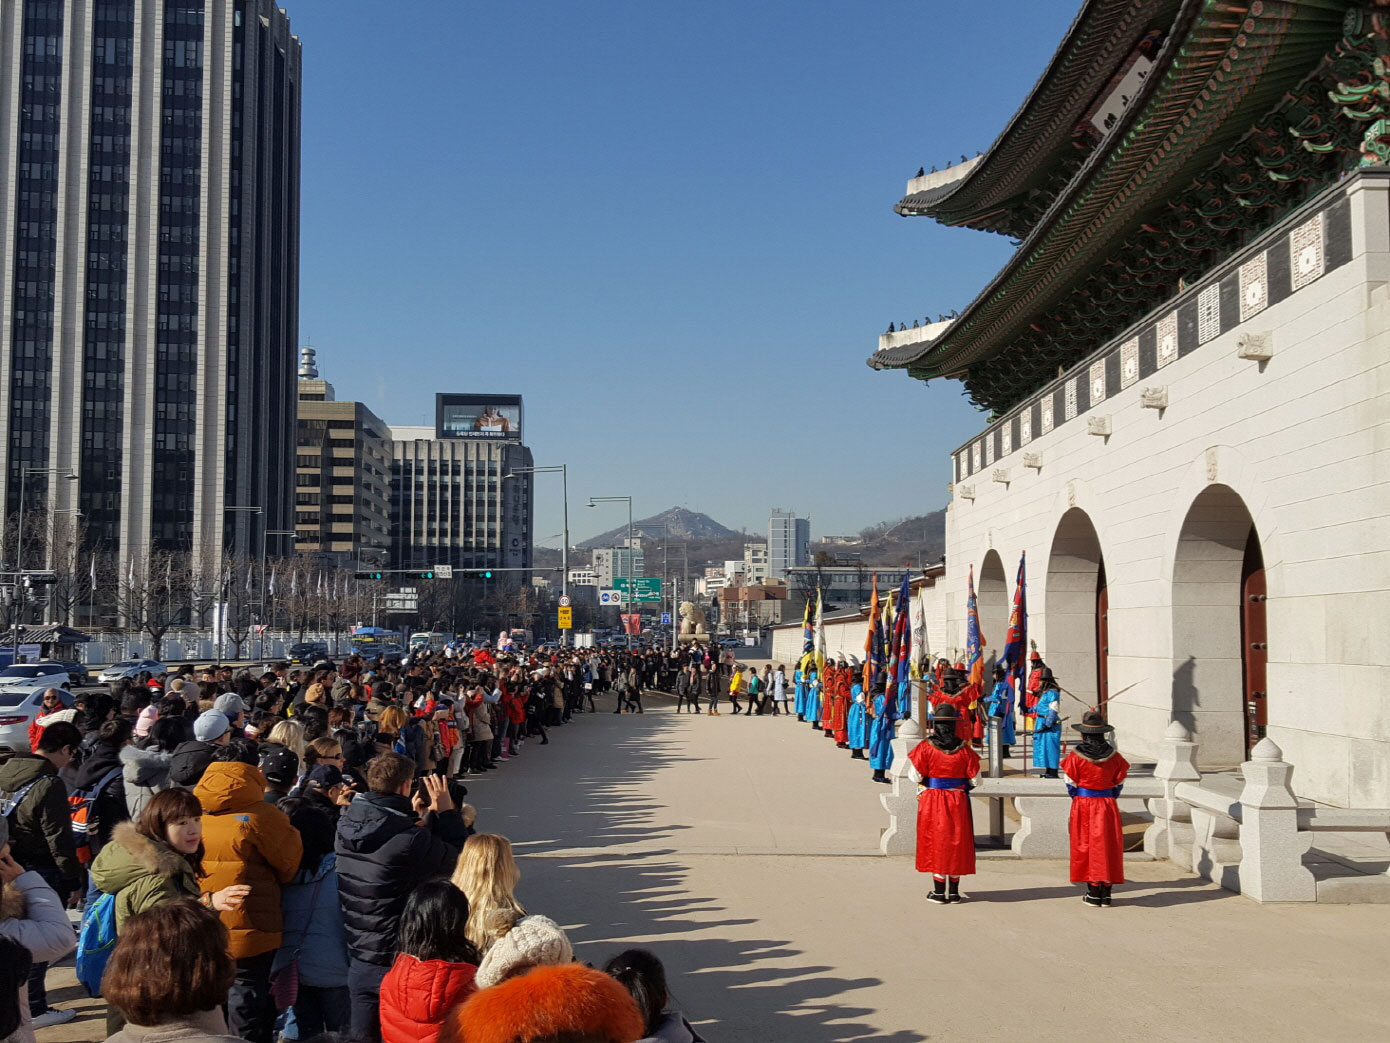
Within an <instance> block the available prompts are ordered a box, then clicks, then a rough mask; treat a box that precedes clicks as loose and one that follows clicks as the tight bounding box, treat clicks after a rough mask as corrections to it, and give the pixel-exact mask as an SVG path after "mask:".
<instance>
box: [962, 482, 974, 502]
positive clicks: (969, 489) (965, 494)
mask: <svg viewBox="0 0 1390 1043" xmlns="http://www.w3.org/2000/svg"><path fill="white" fill-rule="evenodd" d="M958 491H959V492H960V498H961V499H962V500H971V501H973V500H974V499H975V487H974V486H973V485H962V486H961V487H960V489H959V490H958Z"/></svg>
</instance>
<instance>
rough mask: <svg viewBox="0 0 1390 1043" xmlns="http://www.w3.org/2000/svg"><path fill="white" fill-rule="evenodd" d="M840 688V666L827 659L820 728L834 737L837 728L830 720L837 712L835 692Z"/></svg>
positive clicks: (827, 734)
mask: <svg viewBox="0 0 1390 1043" xmlns="http://www.w3.org/2000/svg"><path fill="white" fill-rule="evenodd" d="M839 688H840V668H839V667H838V666H836V665H835V664H834V663H832V662H831V661H830V660H829V659H827V660H826V661H825V673H824V684H823V685H822V687H821V700H820V721H819V725H820V730H821V732H822V733H823V734H825V735H826V736H827V737H833V736H834V735H835V730H834V729H833V728H832V727H831V726H830V720H831V717H832V716H833V714H834V713H835V693H836V692H837V691H839Z"/></svg>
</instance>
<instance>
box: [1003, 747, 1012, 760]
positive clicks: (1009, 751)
mask: <svg viewBox="0 0 1390 1043" xmlns="http://www.w3.org/2000/svg"><path fill="white" fill-rule="evenodd" d="M1013 755H1014V748H1013V747H1012V746H1005V747H1004V759H1005V760H1008V759H1009V758H1010V757H1012V756H1013Z"/></svg>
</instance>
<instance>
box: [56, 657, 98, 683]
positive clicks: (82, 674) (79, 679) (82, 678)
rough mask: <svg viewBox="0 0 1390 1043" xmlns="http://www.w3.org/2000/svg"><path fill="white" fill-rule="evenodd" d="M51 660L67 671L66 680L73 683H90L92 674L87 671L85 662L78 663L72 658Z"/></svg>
mask: <svg viewBox="0 0 1390 1043" xmlns="http://www.w3.org/2000/svg"><path fill="white" fill-rule="evenodd" d="M51 661H52V662H53V663H54V664H55V665H57V666H61V667H62V668H63V669H64V670H66V671H67V672H68V680H69V681H71V682H72V683H73V684H91V683H92V675H91V674H90V673H88V672H87V664H85V663H79V662H77V661H76V660H73V659H54V660H51Z"/></svg>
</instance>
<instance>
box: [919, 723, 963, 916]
mask: <svg viewBox="0 0 1390 1043" xmlns="http://www.w3.org/2000/svg"><path fill="white" fill-rule="evenodd" d="M958 717H959V714H957V713H956V708H955V707H954V706H953V705H951V704H950V703H945V704H943V705H941V706H938V707H937V709H936V718H935V720H934V722H933V724H932V733H931V735H930V736H929V737H928V738H927V739H926V740H925V741H923V742H920V743H918V744H917V746H916V748H915V749H913V751H912V752H911V753H909V754H908V755H907V756H908V760H910V761H912V766H913V767H914V768H916V769H917V771H918V773H919V774H920V775H921V776H922V787H923V789H922V793H921V795H920V796H919V797H918V798H917V872H919V873H930V874H932V893H931V894H929V895H928V896H927V899H928V901H932V902H937V903H938V904H942V905H944V904H946V903H947V902H959V901H960V878H961V877H962V876H966V875H968V874H970V873H973V872H975V822H974V819H973V817H972V816H971V813H970V780H971V779H973V778H974V777H975V776H976V775H978V774H979V773H980V755H979V754H978V753H976V752H975V751H974V750H973V749H971V748H970V743H968V742H966V741H965V740H963V739H962V738H961V737H960V736H959V735H958V734H956V721H957V718H958ZM948 888H949V889H948Z"/></svg>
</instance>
